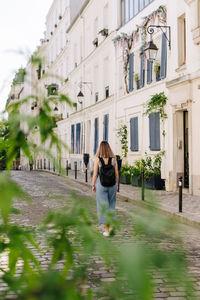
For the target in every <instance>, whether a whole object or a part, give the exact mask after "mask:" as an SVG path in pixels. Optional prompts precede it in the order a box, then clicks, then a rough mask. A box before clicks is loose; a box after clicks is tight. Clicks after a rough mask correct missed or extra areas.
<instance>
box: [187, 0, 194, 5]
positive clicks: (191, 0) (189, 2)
mask: <svg viewBox="0 0 200 300" xmlns="http://www.w3.org/2000/svg"><path fill="white" fill-rule="evenodd" d="M194 1H196V0H185V3H187V4H188V5H190V4H191V3H192V2H194Z"/></svg>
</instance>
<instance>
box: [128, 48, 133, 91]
mask: <svg viewBox="0 0 200 300" xmlns="http://www.w3.org/2000/svg"><path fill="white" fill-rule="evenodd" d="M133 70H134V53H131V54H130V56H129V92H132V91H133V72H134V71H133Z"/></svg>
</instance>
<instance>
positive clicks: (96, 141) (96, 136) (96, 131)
mask: <svg viewBox="0 0 200 300" xmlns="http://www.w3.org/2000/svg"><path fill="white" fill-rule="evenodd" d="M98 144H99V118H95V119H94V154H96V153H97V149H98Z"/></svg>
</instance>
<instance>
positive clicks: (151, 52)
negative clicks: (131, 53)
mask: <svg viewBox="0 0 200 300" xmlns="http://www.w3.org/2000/svg"><path fill="white" fill-rule="evenodd" d="M144 51H145V52H146V57H147V60H150V61H152V62H153V61H154V60H156V56H157V53H158V47H157V46H156V45H155V44H154V43H153V41H152V40H151V41H149V42H148V43H147V46H146V48H144Z"/></svg>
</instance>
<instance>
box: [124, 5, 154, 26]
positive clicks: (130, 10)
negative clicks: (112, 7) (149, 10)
mask: <svg viewBox="0 0 200 300" xmlns="http://www.w3.org/2000/svg"><path fill="white" fill-rule="evenodd" d="M152 1H153V0H121V23H122V25H123V24H126V23H127V22H128V21H129V20H130V19H132V18H133V17H134V16H135V15H136V14H137V13H138V12H139V11H141V10H142V9H144V8H145V7H146V6H147V5H148V4H149V3H151V2H152Z"/></svg>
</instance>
